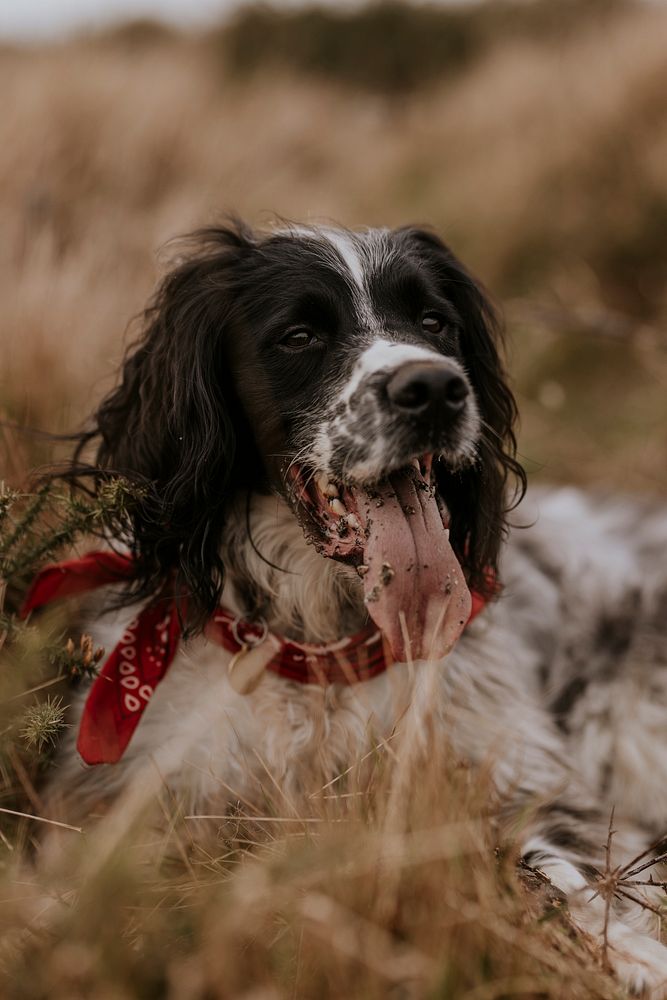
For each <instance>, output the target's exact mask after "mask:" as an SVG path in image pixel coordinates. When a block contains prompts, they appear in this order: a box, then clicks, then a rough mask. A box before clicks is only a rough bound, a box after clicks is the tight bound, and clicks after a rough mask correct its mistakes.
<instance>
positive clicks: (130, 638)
mask: <svg viewBox="0 0 667 1000" xmlns="http://www.w3.org/2000/svg"><path fill="white" fill-rule="evenodd" d="M133 575H134V565H133V562H132V559H131V558H130V557H129V556H122V555H117V554H116V553H114V552H89V553H88V555H86V556H84V557H83V558H82V559H70V560H67V561H66V562H60V563H54V564H53V565H51V566H46V567H45V568H44V569H43V570H42V571H41V572H40V573H39V574H38V575H37V576H36V577H35V579H34V580H33V583H32V585H31V587H30V590H29V591H28V595H27V597H26V599H25V602H24V604H23V607H22V608H21V617H22V618H25V617H26V616H27V615H28V614H29V613H30V612H31V611H33V610H34V609H35V608H39V607H42V606H44V605H46V604H50V603H51V602H52V601H55V600H59V599H61V598H65V597H72V596H74V595H76V594H82V593H85V592H87V591H90V590H95V589H96V588H98V587H104V586H109V585H111V584H114V583H122V582H124V581H127V580H130V579H132V577H133ZM486 603H487V602H486V598H484V597H483V596H482V595H481V594H479V593H477V592H476V591H472V610H471V612H470V618H469V619H468V624H470V622H471V621H472V620H473V618H475V617H476V616H477V615H478V614H479V613H480V611H482V610H483V609H484V607H485V606H486ZM181 632H182V624H181V619H180V616H179V613H178V605H177V602H176V601H175V600H174V598H173V597H164V598H159V599H157V600H156V601H154V602H153V603H151V604H149V605H147V606H146V607H145V608H144V609H143V610H142V611H141V612H140V614H139V615H138V616H137V617H136V618H135V619H133V621H131V622H130V623H129V625H127V627H126V629H125V632H124V633H123V635H122V637H121V640H120V642H119V643H118V645H117V646H116V647H115V649H113V650H112V652H111V654H110V655H109V656H108V657H107V660H106V662H105V664H104V667H103V668H102V670H101V672H100V674H99V675H98V677H97V678H96V680H95V682H94V683H93V686H92V688H91V690H90V694H89V695H88V699H87V701H86V704H85V707H84V710H83V715H82V717H81V725H80V727H79V736H78V740H77V749H78V751H79V753H80V754H81V756H82V757H83V759H84V761H85V762H86V763H87V764H113V763H115V762H116V761H118V760H120V758H121V757H122V755H123V753H124V751H125V748H126V747H127V745H128V743H129V742H130V739H131V738H132V734H133V733H134V730H135V729H136V728H137V726H138V724H139V722H140V721H141V717H142V715H143V713H144V710H145V708H146V705H147V704H148V701H149V699H150V698H151V695H152V694H153V692H154V690H155V688H156V687H157V685H158V684H159V683H160V681H161V680H162V678H163V677H164V675H165V674H166V672H167V670H168V669H169V666H170V665H171V662H172V660H173V659H174V657H175V656H176V652H177V650H178V645H179V642H180V639H181ZM205 635H206V638H207V639H209V640H211V641H212V642H216V643H217V644H218V645H220V646H222V647H223V648H224V649H226V650H229V652H231V653H235V654H239V655H243V654H244V653H245V652H246V651H248V650H253V649H257V648H259V647H260V646H264V645H265V644H266V643H270V644H271V645H270V647H269V652H270V650H271V648H272V649H273V650H274V653H273V656H270V657H265V658H264V661H263V664H262V669H265V670H270V671H271V672H272V673H274V674H278V675H279V676H280V677H284V678H286V679H287V680H290V681H296V682H298V683H300V684H320V685H327V684H357V683H360V682H362V681H366V680H370V679H371V678H372V677H376V676H377V675H378V674H381V673H382V672H383V671H384V670H386V668H387V666H389V665H390V664H391V657H390V655H389V651H388V649H386V647H385V644H384V642H383V639H382V634H381V633H380V632H379V631H378V629H377V628H376V626H375V625H373V623H372V622H371V623H370V624H369V625H367V626H366V627H365V628H364V629H362V630H361V631H360V632H357V633H356V635H353V636H350V637H349V638H346V639H342V640H340V641H339V642H334V643H330V644H328V645H310V644H306V643H296V642H291V641H290V640H289V639H281V638H279V637H278V636H275V635H273V634H272V633H270V632H269V631H268V629H267V628H266V626H265V625H261V624H260V625H258V624H256V623H254V622H248V621H244V620H243V619H239V618H237V617H236V616H235V615H233V614H232V613H231V612H229V611H227V610H225V608H223V607H220V608H218V610H217V611H216V612H215V614H214V615H213V616H212V618H211V619H210V620H209V622H208V624H207V625H206V628H205Z"/></svg>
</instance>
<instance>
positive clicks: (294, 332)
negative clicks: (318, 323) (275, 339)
mask: <svg viewBox="0 0 667 1000" xmlns="http://www.w3.org/2000/svg"><path fill="white" fill-rule="evenodd" d="M317 342H318V340H317V337H316V336H315V334H314V333H313V332H312V330H309V329H308V327H306V326H294V327H292V329H291V330H288V331H287V333H286V334H285V336H284V337H283V338H282V340H281V341H280V345H281V347H287V348H289V350H290V351H302V350H303V349H304V347H312V345H313V344H316V343H317Z"/></svg>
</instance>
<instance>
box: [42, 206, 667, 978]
mask: <svg viewBox="0 0 667 1000" xmlns="http://www.w3.org/2000/svg"><path fill="white" fill-rule="evenodd" d="M422 363H427V368H428V370H429V371H431V369H432V367H433V366H434V367H435V369H437V372H438V373H439V374H438V378H440V382H439V383H438V386H437V387H436V388H437V389H438V391H442V393H443V394H444V396H447V395H448V393H449V389H448V386H451V385H454V386H455V388H456V391H455V392H454V393H453V396H455V397H456V405H452V406H449V405H448V404H447V403H446V402H444V403H443V405H442V406H441V407H439V408H437V413H436V411H435V410H434V409H433V407H429V406H426V408H425V410H424V409H423V408H422V407H420V404H419V399H418V398H417V403H415V405H413V404H412V402H411V399H412V398H413V396H414V393H413V392H412V390H413V389H414V385H413V382H414V379H415V378H416V379H417V381H418V380H419V372H420V371H421V370H422V369H421V368H420V365H421V364H422ZM406 373H407V375H406ZM411 373H416V374H415V375H414V378H413V376H412V374H411ZM408 376H409V377H408ZM396 379H398V381H399V382H400V383H401V385H403V383H405V382H406V380H407V384H408V391H407V396H405V394H403V396H400V394H399V399H400V400H403V403H405V404H406V405H402V404H397V403H396V401H395V398H394V397H395V396H396V395H397V394H396V393H393V396H392V393H391V392H389V391H388V388H387V387H388V386H389V385H390V383H392V380H396ZM401 380H402V382H401ZM393 384H394V386H395V385H396V382H394V383H393ZM424 391H425V392H426V395H427V397H428V394H429V392H431V391H432V388H429V387H428V386H427V387H426V389H425V390H424ZM392 392H393V390H392ZM418 396H419V393H418V392H417V397H418ZM448 398H449V397H448ZM514 419H515V407H514V401H513V398H512V395H511V393H510V390H509V389H508V386H507V382H506V379H505V375H504V372H503V369H502V365H501V362H500V360H499V345H498V329H497V324H496V321H495V318H494V315H493V311H492V309H491V307H490V305H489V303H488V301H487V300H486V298H485V296H484V293H483V292H482V290H481V289H480V288H479V286H478V285H477V284H476V283H475V281H474V280H473V279H472V278H471V277H470V276H469V275H468V273H467V272H466V271H465V269H464V268H463V267H462V266H461V264H460V263H459V262H458V261H457V260H456V258H455V257H454V256H453V254H452V253H451V252H450V251H449V249H448V248H447V247H446V246H445V245H444V244H442V243H441V242H440V240H439V239H438V238H437V237H436V236H434V235H433V234H431V233H430V232H425V231H422V230H416V229H403V230H396V231H389V230H369V231H363V232H358V233H352V232H349V231H346V230H342V229H336V228H325V227H286V228H283V229H280V230H276V231H275V232H272V233H268V234H260V235H258V234H256V233H253V232H251V231H249V230H248V229H246V228H244V227H243V226H241V225H230V226H228V227H225V228H219V229H211V230H208V231H206V232H204V233H202V234H199V235H198V236H197V237H196V238H195V239H194V242H193V244H192V245H191V246H190V247H189V248H188V249H187V251H186V254H185V257H184V259H183V260H182V262H181V263H180V264H179V265H178V266H177V267H176V268H175V270H173V271H172V272H171V273H170V274H169V275H168V276H167V277H166V279H165V280H164V282H163V284H162V286H161V288H160V289H159V291H158V293H157V295H156V298H155V300H154V302H153V304H152V305H151V307H150V308H149V309H148V311H147V313H146V317H145V327H144V332H143V334H142V337H141V339H140V340H139V342H138V344H137V345H136V346H135V347H134V348H133V349H132V351H131V352H130V353H129V356H128V358H127V360H126V361H125V365H124V368H123V373H122V378H121V381H120V383H119V386H118V388H117V389H116V390H115V391H114V392H113V393H112V394H111V395H110V396H109V397H108V398H107V399H106V400H105V401H104V402H103V403H102V405H101V407H100V409H99V410H98V413H97V415H96V419H95V425H94V427H93V429H92V431H91V432H90V434H88V435H86V436H85V438H84V440H83V441H82V447H83V446H84V445H88V443H89V442H90V441H91V440H92V439H97V440H98V441H99V446H98V452H97V459H96V463H95V468H96V470H98V471H97V472H96V473H95V475H94V477H93V481H94V482H96V483H99V482H102V481H103V479H104V475H105V474H106V473H107V472H121V473H123V474H125V475H127V476H129V477H130V478H131V479H133V480H135V481H136V482H138V483H140V484H142V485H143V486H144V487H145V493H144V497H143V500H142V501H141V502H140V503H139V504H138V505H137V506H135V507H134V508H133V509H132V511H131V514H130V515H129V518H130V520H129V523H128V525H127V536H126V541H128V542H129V544H130V545H131V547H132V548H133V551H134V553H135V555H136V557H137V560H138V566H139V570H140V572H139V576H138V580H137V582H136V583H135V585H134V586H133V588H132V589H131V592H130V593H128V595H127V600H128V601H130V600H136V599H147V598H149V597H150V596H151V595H152V594H154V593H156V592H157V591H159V590H160V589H161V588H162V587H163V586H164V581H165V579H168V578H169V577H170V575H171V576H173V574H174V573H176V574H177V578H178V584H177V586H178V587H179V588H185V589H187V591H188V593H189V595H190V598H189V610H190V619H189V623H188V624H189V626H190V628H191V635H190V638H189V639H188V640H187V641H186V642H185V643H184V644H183V646H182V648H181V651H180V652H179V654H178V656H177V659H176V661H175V662H174V664H173V665H172V667H171V669H170V671H169V673H168V675H167V677H166V679H165V680H164V681H163V683H162V684H161V685H160V687H159V688H158V689H157V691H156V692H155V694H154V696H153V698H152V700H151V702H150V704H149V706H148V709H147V711H146V714H145V716H144V719H143V721H142V722H141V724H140V726H139V728H138V729H137V732H136V734H135V736H134V738H133V740H132V742H131V744H130V747H129V748H128V750H127V752H126V754H125V756H124V757H123V759H122V761H121V762H120V763H119V764H117V765H113V766H103V767H96V768H92V769H85V768H84V767H83V765H81V763H80V762H79V761H78V759H77V758H76V756H75V752H74V749H73V746H71V745H70V746H68V747H66V748H65V750H64V751H63V755H62V757H61V761H60V766H59V768H58V770H57V772H56V777H55V780H54V782H53V787H52V792H53V794H54V795H55V796H60V797H61V798H62V799H63V800H64V802H65V803H68V802H69V803H70V804H72V803H74V802H78V803H83V804H84V805H85V803H86V802H87V801H94V800H97V799H100V798H105V797H109V796H112V795H115V794H117V793H118V792H120V791H121V790H122V789H123V788H124V787H125V786H126V785H127V784H128V782H129V781H130V779H131V778H132V776H135V775H137V776H138V775H140V774H143V773H145V771H146V768H147V766H148V764H149V762H150V766H151V767H153V766H157V769H158V771H159V774H160V776H161V779H164V780H166V781H167V782H168V783H169V784H170V785H171V786H172V787H173V788H174V789H176V790H177V791H178V793H179V794H180V795H182V796H183V797H184V798H185V799H186V801H187V803H188V805H189V806H190V807H192V808H193V809H199V810H200V811H206V809H209V811H213V812H219V811H220V810H221V809H222V808H224V802H225V800H226V798H227V797H228V795H229V790H230V789H233V790H234V792H235V793H237V794H239V795H240V794H244V795H247V796H252V794H253V789H254V787H255V782H256V777H257V775H258V774H260V773H262V769H263V768H264V767H268V768H269V769H270V771H271V774H272V775H273V777H274V778H275V779H276V781H277V782H279V783H280V784H281V785H282V787H283V788H284V789H285V791H286V792H287V794H288V795H290V796H298V795H299V794H302V793H303V792H304V791H307V790H308V789H310V788H313V787H316V786H319V785H320V784H321V783H322V781H323V780H328V779H330V778H332V777H334V776H335V775H336V774H338V773H340V772H341V771H343V770H344V769H345V768H346V767H347V766H349V764H350V763H351V762H352V761H354V760H355V759H357V758H359V757H360V756H361V755H362V754H363V753H364V752H365V751H366V749H367V748H368V745H369V741H370V740H371V739H372V738H373V737H374V735H378V736H382V735H386V734H387V733H388V732H390V731H391V730H392V728H393V726H394V724H395V722H396V720H397V718H398V717H399V713H400V712H403V711H404V708H405V705H406V703H407V702H409V701H410V700H411V699H413V711H414V712H417V713H418V712H419V711H421V710H422V708H421V707H420V706H423V704H424V701H423V699H422V700H421V701H420V698H419V696H418V694H419V692H418V688H419V678H420V670H423V671H427V670H429V669H430V666H429V667H427V666H426V665H422V666H421V667H420V666H419V665H418V667H417V670H416V672H414V674H413V672H411V671H409V670H407V669H406V667H405V666H404V665H401V664H397V665H395V666H393V667H391V668H390V669H389V670H388V671H387V672H386V673H385V674H383V675H382V676H380V677H378V678H376V679H374V680H372V681H369V682H366V683H363V684H360V685H357V686H354V687H350V688H337V687H331V688H326V689H321V688H319V687H311V686H307V685H299V684H293V683H289V682H287V681H285V680H283V679H282V678H279V677H276V676H273V675H267V676H266V677H265V678H264V679H263V680H262V682H261V684H260V685H259V686H258V687H257V689H256V690H255V691H254V692H253V693H252V694H248V695H239V694H237V693H235V691H234V690H233V689H232V688H231V686H230V684H229V681H228V678H227V673H226V670H225V665H226V663H227V661H228V659H229V654H228V653H226V652H224V651H223V650H222V649H221V648H220V647H218V646H215V645H211V644H210V643H208V642H206V640H205V639H204V638H203V637H202V636H201V633H200V631H198V629H199V627H200V626H201V624H202V622H203V621H205V620H206V618H207V617H208V615H209V614H210V613H211V611H212V609H213V608H214V607H215V606H216V605H217V604H218V603H219V602H220V601H222V603H223V604H225V605H226V606H227V607H229V608H231V609H232V610H235V611H238V613H239V614H242V615H244V616H247V617H253V616H258V615H261V616H262V617H263V618H264V619H265V620H266V621H267V622H268V625H269V627H270V628H271V629H272V630H273V631H274V632H276V633H278V634H283V635H286V636H289V637H292V638H295V639H299V640H303V641H309V642H328V641H332V640H336V639H339V638H341V637H342V636H344V635H348V634H350V633H352V632H354V631H355V630H357V629H358V628H359V627H360V626H362V625H363V624H364V622H365V621H366V620H367V612H366V607H365V605H364V603H363V599H362V592H361V585H360V581H359V578H358V576H357V574H356V573H355V571H354V568H353V567H351V566H348V565H345V564H344V563H341V562H339V561H336V560H333V559H327V558H324V557H323V556H322V555H320V554H319V553H318V551H317V548H316V546H313V545H312V544H308V542H307V541H306V538H305V536H304V531H303V529H302V525H301V524H300V523H299V519H298V518H297V517H296V516H295V511H294V506H293V504H292V503H291V502H290V494H289V487H288V481H287V477H288V473H289V469H290V467H291V465H292V464H293V463H294V462H295V461H298V462H302V463H304V464H305V465H306V466H307V467H308V468H310V469H312V471H313V473H314V474H317V475H319V476H323V477H324V481H326V480H327V479H331V480H333V481H335V482H350V483H356V484H361V485H363V484H364V483H372V482H375V481H376V480H377V479H379V478H381V477H382V476H384V475H386V474H387V473H388V472H390V471H392V470H394V469H398V468H400V467H402V466H404V465H405V464H406V463H407V462H408V461H409V460H411V459H413V458H414V457H415V456H418V455H421V454H423V453H424V452H427V451H430V452H434V453H435V454H437V455H439V456H440V459H439V461H438V462H437V486H438V490H439V492H440V494H441V495H442V497H443V499H444V500H445V502H446V504H447V507H448V508H449V510H450V512H451V538H452V543H453V547H454V549H455V552H456V554H457V557H458V558H459V560H460V562H461V564H462V566H463V567H464V570H465V573H466V576H467V579H468V581H469V582H470V584H471V585H472V586H475V587H477V588H478V589H481V588H483V587H484V586H485V581H486V579H487V577H486V571H487V569H488V568H489V567H491V568H497V571H498V575H499V577H500V579H501V580H502V584H503V590H502V595H501V596H500V598H499V599H498V600H497V601H495V602H493V603H492V604H490V605H489V607H488V608H487V609H486V611H485V612H484V614H483V615H481V616H480V617H479V618H478V619H477V620H476V621H475V622H474V623H473V624H472V625H471V626H470V627H469V628H468V629H467V630H466V631H465V632H464V634H463V636H462V637H461V639H460V640H459V642H458V644H457V646H456V648H455V649H454V651H453V652H452V653H451V655H450V656H448V657H447V659H446V660H445V661H444V662H443V663H441V664H438V665H437V669H436V670H435V671H431V673H430V675H429V677H430V680H429V684H430V685H431V688H430V691H431V694H432V693H433V691H435V696H436V699H437V710H436V719H437V723H438V726H439V727H440V729H441V732H442V735H443V739H445V738H446V739H447V740H448V741H449V742H450V743H451V744H452V746H453V747H454V749H455V751H456V752H457V753H458V754H459V755H461V756H463V757H465V758H468V759H470V760H472V761H476V762H480V763H481V762H485V763H488V761H489V760H492V761H493V772H494V777H495V781H496V784H497V786H498V789H499V791H500V792H501V794H502V795H503V796H505V797H506V800H507V802H508V808H510V809H516V810H517V812H520V811H521V810H522V809H523V808H524V807H525V806H527V805H528V804H531V803H532V804H533V805H534V804H535V803H537V804H538V807H537V811H536V819H535V820H534V822H533V823H532V826H531V832H530V834H529V835H528V836H527V839H526V842H525V844H524V848H523V855H524V857H525V859H526V860H527V862H528V863H530V864H531V865H533V866H535V867H538V868H540V869H541V870H542V871H543V872H545V873H546V874H547V875H548V876H549V877H550V878H551V879H552V881H553V882H554V883H555V884H556V885H557V886H558V887H559V888H560V889H561V890H563V892H565V893H566V895H567V897H568V902H569V906H570V910H571V912H572V914H573V915H574V917H575V919H576V920H577V921H578V923H579V924H580V925H581V927H582V928H584V929H585V930H587V931H588V932H590V933H591V934H592V935H594V936H595V937H597V938H600V937H601V935H602V932H603V924H604V903H603V901H602V900H601V899H600V898H599V897H595V895H594V892H593V890H592V889H591V888H590V885H591V882H592V881H594V871H595V869H599V868H600V867H601V866H602V863H603V853H604V851H603V845H604V842H605V840H606V836H607V829H608V823H609V816H610V810H611V808H612V806H614V807H615V810H616V812H615V827H616V828H617V829H618V831H619V832H618V834H617V837H616V839H615V844H616V853H617V855H618V860H622V858H623V857H624V856H625V857H626V859H627V858H629V857H632V856H633V855H635V854H636V853H638V852H639V851H641V850H642V848H643V847H644V846H646V845H647V844H648V843H649V842H650V841H652V840H654V839H655V837H656V836H657V835H659V834H660V833H661V831H662V830H667V794H665V793H664V791H663V780H664V778H665V777H667V669H666V668H667V564H666V562H665V554H666V553H667V512H666V511H665V510H664V509H657V508H655V507H651V506H650V505H648V504H646V505H644V506H637V505H629V504H625V503H621V502H613V501H612V502H604V503H603V502H600V501H598V500H591V499H589V498H587V497H586V496H584V495H582V494H581V493H578V492H576V491H574V490H568V489H562V490H558V491H555V492H553V493H550V494H545V495H540V496H538V497H536V498H534V500H533V501H532V503H531V504H530V505H529V504H528V503H527V502H524V504H522V506H521V508H520V511H519V513H518V514H515V515H513V520H514V521H517V522H520V523H521V524H522V529H521V530H515V529H511V530H510V531H509V534H510V537H509V539H508V542H507V544H501V543H503V542H504V539H505V535H506V534H507V532H508V530H509V527H508V521H509V520H510V516H509V514H508V499H507V497H508V491H509V492H510V493H511V489H510V486H511V483H510V482H509V480H512V479H514V480H516V481H517V482H518V486H519V491H521V487H522V485H523V479H522V473H521V470H520V468H519V466H518V464H517V463H516V461H515V459H514V437H513V431H512V427H513V422H514ZM77 461H78V460H77ZM77 469H78V471H79V472H81V471H82V467H81V464H80V463H79V464H78V466H77ZM523 526H527V527H523ZM127 617H128V614H125V613H123V612H117V613H116V619H113V618H112V619H109V617H108V616H107V617H106V618H105V619H103V620H102V621H101V622H100V623H98V626H92V625H91V627H90V628H91V631H93V633H94V637H95V639H96V640H97V641H101V642H104V644H105V645H106V647H107V648H111V647H112V646H113V644H114V642H115V638H116V637H117V636H118V635H119V634H120V632H121V631H122V627H123V622H124V621H126V620H127ZM110 622H111V623H110ZM413 677H414V678H415V680H413ZM429 700H430V698H429ZM424 710H425V709H424ZM316 783H317V784H316ZM649 917H650V914H649ZM653 919H654V918H652V917H650V919H649V920H647V918H646V916H645V914H644V913H643V912H642V911H640V909H639V908H638V907H636V908H632V907H631V906H629V905H626V906H625V907H624V908H623V909H622V910H618V911H614V913H613V915H612V919H611V922H610V926H609V929H608V939H609V944H610V952H609V954H610V958H611V959H612V961H613V963H614V964H615V966H616V968H617V970H618V971H619V974H620V975H621V976H622V978H623V979H624V980H625V982H627V983H628V984H629V985H630V986H631V987H633V988H634V989H636V990H641V989H644V988H646V989H650V990H652V991H653V992H652V994H651V995H653V996H656V997H657V996H663V995H667V988H666V987H665V984H667V949H666V948H665V947H664V946H663V945H662V944H661V943H659V941H658V940H656V938H655V935H656V932H657V928H656V927H655V926H651V922H652V921H653Z"/></svg>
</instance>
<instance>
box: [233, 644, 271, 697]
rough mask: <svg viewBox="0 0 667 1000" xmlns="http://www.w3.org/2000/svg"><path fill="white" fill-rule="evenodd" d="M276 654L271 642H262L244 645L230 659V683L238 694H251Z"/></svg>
mask: <svg viewBox="0 0 667 1000" xmlns="http://www.w3.org/2000/svg"><path fill="white" fill-rule="evenodd" d="M275 655H276V650H275V648H274V647H273V645H272V643H270V642H261V643H260V644H259V645H257V646H243V647H242V648H241V649H239V651H238V653H235V654H234V656H233V657H232V658H231V660H230V661H229V666H228V667H227V674H228V676H229V683H230V684H231V686H232V687H233V689H234V690H235V691H236V693H237V694H250V692H251V691H254V690H255V688H256V687H257V685H258V684H259V682H260V681H261V679H262V677H263V676H264V671H265V669H266V665H267V663H268V662H269V661H270V660H272V659H273V657H274V656H275Z"/></svg>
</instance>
